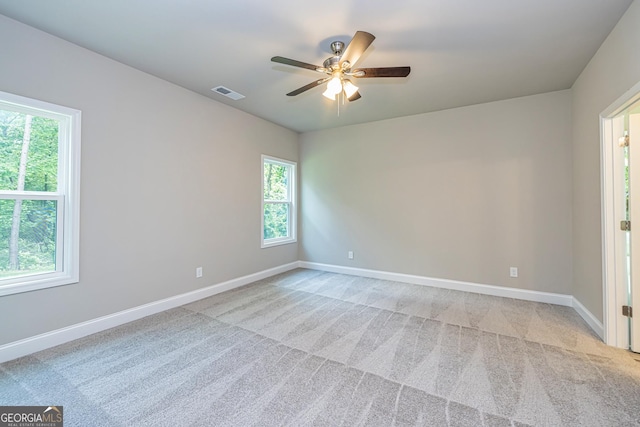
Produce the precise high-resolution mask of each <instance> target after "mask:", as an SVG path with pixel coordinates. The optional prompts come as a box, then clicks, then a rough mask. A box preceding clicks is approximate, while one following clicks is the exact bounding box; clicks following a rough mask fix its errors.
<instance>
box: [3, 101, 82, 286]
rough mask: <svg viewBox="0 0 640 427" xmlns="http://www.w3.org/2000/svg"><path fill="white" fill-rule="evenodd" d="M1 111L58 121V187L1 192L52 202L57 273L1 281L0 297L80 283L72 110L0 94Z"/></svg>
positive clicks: (76, 125) (76, 115)
mask: <svg viewBox="0 0 640 427" xmlns="http://www.w3.org/2000/svg"><path fill="white" fill-rule="evenodd" d="M0 109H4V110H11V111H17V112H21V113H25V114H31V115H34V116H40V117H47V118H50V119H54V120H57V121H59V123H60V127H59V132H58V185H57V189H56V191H55V192H42V191H12V190H0V199H8V200H16V199H22V200H55V201H56V202H57V203H56V206H57V215H56V218H57V224H56V230H57V235H56V271H54V272H50V273H41V274H32V275H25V276H18V277H13V278H9V279H0V296H3V295H11V294H16V293H21V292H29V291H34V290H38V289H44V288H51V287H54V286H62V285H68V284H72V283H77V282H79V281H80V250H79V248H80V132H81V128H80V122H81V117H82V113H81V112H80V111H79V110H75V109H73V108H68V107H63V106H60V105H55V104H50V103H48V102H44V101H39V100H36V99H31V98H26V97H23V96H19V95H14V94H10V93H6V92H0Z"/></svg>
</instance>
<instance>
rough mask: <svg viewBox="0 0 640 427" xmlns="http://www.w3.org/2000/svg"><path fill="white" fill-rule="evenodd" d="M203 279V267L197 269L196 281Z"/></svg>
mask: <svg viewBox="0 0 640 427" xmlns="http://www.w3.org/2000/svg"><path fill="white" fill-rule="evenodd" d="M200 277H202V267H198V268H196V279H199V278H200Z"/></svg>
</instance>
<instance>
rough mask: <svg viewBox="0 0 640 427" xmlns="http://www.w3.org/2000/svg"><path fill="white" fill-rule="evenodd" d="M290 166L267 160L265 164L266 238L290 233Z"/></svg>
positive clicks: (285, 235) (264, 231)
mask: <svg viewBox="0 0 640 427" xmlns="http://www.w3.org/2000/svg"><path fill="white" fill-rule="evenodd" d="M289 177H290V167H289V166H285V165H281V164H277V163H270V162H265V164H264V189H263V191H264V200H265V204H264V230H263V233H264V238H265V240H266V239H274V238H279V237H287V236H288V235H289V205H288V204H286V203H269V202H287V201H290V194H289Z"/></svg>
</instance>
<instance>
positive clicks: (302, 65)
mask: <svg viewBox="0 0 640 427" xmlns="http://www.w3.org/2000/svg"><path fill="white" fill-rule="evenodd" d="M271 61H273V62H277V63H279V64H285V65H291V66H293V67H300V68H306V69H308V70H313V71H318V70H321V69H323V68H322V67H320V66H318V65H313V64H307V63H306V62H301V61H296V60H295V59H289V58H283V57H282V56H274V57H273V58H271Z"/></svg>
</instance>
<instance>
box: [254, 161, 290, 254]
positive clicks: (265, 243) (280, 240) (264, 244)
mask: <svg viewBox="0 0 640 427" xmlns="http://www.w3.org/2000/svg"><path fill="white" fill-rule="evenodd" d="M261 159H262V167H261V171H262V174H261V178H260V181H261V182H262V185H261V186H260V191H261V193H262V195H261V197H260V199H261V200H262V203H261V209H260V217H261V220H260V247H261V248H269V247H273V246H279V245H286V244H289V243H295V242H297V241H298V239H297V219H298V218H297V217H298V213H297V208H296V194H297V191H296V181H297V179H298V178H297V170H296V169H297V166H298V165H297V163H296V162H292V161H290V160H284V159H279V158H277V157H272V156H267V155H264V154H263V155H262V156H261ZM265 163H272V164H276V165H281V166H285V167H287V170H288V171H289V176H288V179H287V182H288V183H289V185H288V188H287V193H288V194H287V200H284V201H283V200H265V198H264V165H265ZM266 204H287V205H289V218H288V229H289V233H288V236H286V237H277V238H273V239H265V238H264V207H265V205H266Z"/></svg>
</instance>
